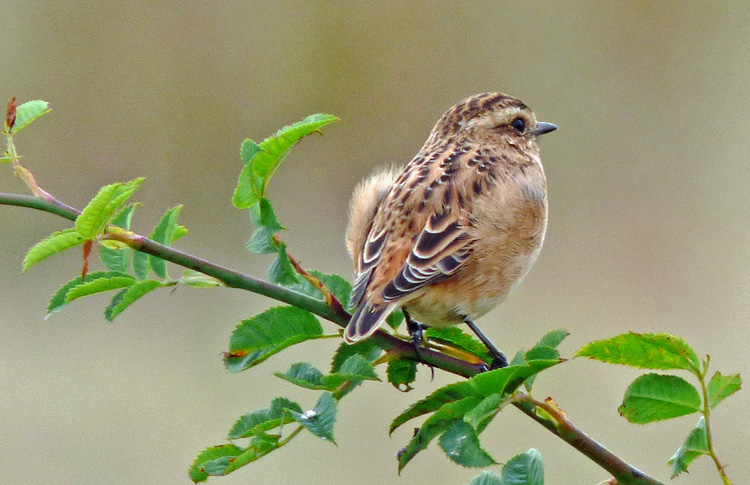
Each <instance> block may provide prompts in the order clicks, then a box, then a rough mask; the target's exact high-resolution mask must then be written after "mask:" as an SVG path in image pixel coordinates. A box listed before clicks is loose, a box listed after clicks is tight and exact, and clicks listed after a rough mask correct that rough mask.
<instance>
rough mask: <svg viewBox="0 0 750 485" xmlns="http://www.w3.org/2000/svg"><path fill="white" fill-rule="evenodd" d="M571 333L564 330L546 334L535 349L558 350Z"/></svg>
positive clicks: (560, 329) (559, 329)
mask: <svg viewBox="0 0 750 485" xmlns="http://www.w3.org/2000/svg"><path fill="white" fill-rule="evenodd" d="M568 335H570V332H568V331H567V330H564V329H562V328H558V329H557V330H552V331H550V332H548V333H547V334H545V335H544V336H543V337H542V338H541V339H540V340H539V342H538V343H537V344H536V345H535V346H534V347H552V348H553V349H556V348H557V347H558V346H559V345H560V344H561V343H562V341H563V340H565V337H567V336H568Z"/></svg>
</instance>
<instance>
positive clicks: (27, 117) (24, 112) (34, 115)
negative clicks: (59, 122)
mask: <svg viewBox="0 0 750 485" xmlns="http://www.w3.org/2000/svg"><path fill="white" fill-rule="evenodd" d="M50 111H52V110H51V109H50V107H49V103H48V102H46V101H41V100H34V101H26V102H25V103H23V104H22V105H21V106H19V107H18V108H16V122H15V124H14V125H13V128H12V129H11V130H10V132H11V133H12V134H16V133H18V132H19V131H21V130H23V129H24V128H26V127H27V126H29V125H30V124H31V123H32V122H33V121H35V120H37V119H39V118H41V117H42V116H44V115H46V114H47V113H49V112H50Z"/></svg>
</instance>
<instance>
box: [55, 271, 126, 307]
mask: <svg viewBox="0 0 750 485" xmlns="http://www.w3.org/2000/svg"><path fill="white" fill-rule="evenodd" d="M134 283H135V278H133V277H132V276H130V275H128V274H123V275H118V276H111V277H109V278H96V279H91V277H90V276H87V277H86V279H85V280H84V281H83V282H82V283H81V284H79V285H76V286H74V287H73V288H71V289H70V291H68V294H67V295H66V296H65V299H66V300H67V301H68V303H70V302H72V301H73V300H77V299H78V298H82V297H84V296H89V295H94V294H96V293H102V292H105V291H110V290H116V289H118V288H125V287H128V286H130V285H132V284H134Z"/></svg>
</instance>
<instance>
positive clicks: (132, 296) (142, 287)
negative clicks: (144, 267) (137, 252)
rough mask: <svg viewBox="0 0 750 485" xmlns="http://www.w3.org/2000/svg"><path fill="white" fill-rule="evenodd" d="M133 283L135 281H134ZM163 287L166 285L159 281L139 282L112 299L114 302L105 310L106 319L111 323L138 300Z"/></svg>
mask: <svg viewBox="0 0 750 485" xmlns="http://www.w3.org/2000/svg"><path fill="white" fill-rule="evenodd" d="M133 281H135V280H134V279H133ZM162 286H165V284H164V283H162V282H161V281H158V280H146V281H139V282H137V283H134V284H131V285H130V286H128V288H127V289H125V290H124V291H121V292H119V293H117V294H116V295H115V296H114V297H113V298H112V302H111V303H110V304H109V306H108V307H107V308H106V309H105V310H104V318H106V319H107V320H108V321H110V322H111V321H112V320H114V319H115V317H116V316H117V315H119V314H120V313H122V312H123V311H124V310H125V309H126V308H127V307H129V306H130V305H132V304H133V303H135V302H136V300H138V299H139V298H141V297H142V296H144V295H146V294H147V293H149V292H150V291H152V290H155V289H156V288H160V287H162Z"/></svg>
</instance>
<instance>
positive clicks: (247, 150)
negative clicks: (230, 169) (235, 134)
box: [240, 138, 263, 165]
mask: <svg viewBox="0 0 750 485" xmlns="http://www.w3.org/2000/svg"><path fill="white" fill-rule="evenodd" d="M260 151H263V149H262V148H261V147H260V145H258V144H257V143H255V142H254V141H253V140H251V139H250V138H245V141H243V142H242V147H240V159H241V160H242V164H243V165H247V164H248V163H249V162H250V160H252V159H253V157H254V156H255V155H256V154H257V153H258V152H260Z"/></svg>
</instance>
